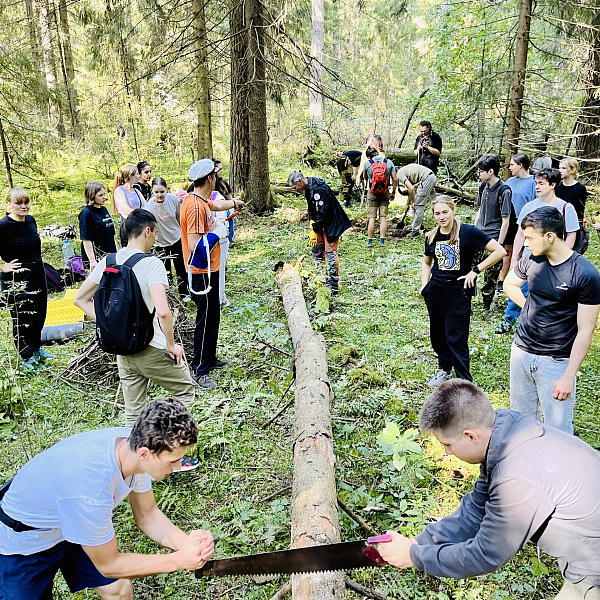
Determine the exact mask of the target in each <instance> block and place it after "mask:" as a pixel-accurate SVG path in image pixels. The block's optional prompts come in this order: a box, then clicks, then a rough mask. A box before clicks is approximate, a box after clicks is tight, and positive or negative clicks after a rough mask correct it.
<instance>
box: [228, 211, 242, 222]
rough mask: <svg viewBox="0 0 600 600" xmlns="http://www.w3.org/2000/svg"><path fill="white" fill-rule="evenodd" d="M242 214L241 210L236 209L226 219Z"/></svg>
mask: <svg viewBox="0 0 600 600" xmlns="http://www.w3.org/2000/svg"><path fill="white" fill-rule="evenodd" d="M239 214H240V211H239V210H236V211H235V212H234V213H231V214H230V215H229V216H228V217H227V218H226V219H225V220H226V221H230V220H231V219H233V217H235V216H237V215H239Z"/></svg>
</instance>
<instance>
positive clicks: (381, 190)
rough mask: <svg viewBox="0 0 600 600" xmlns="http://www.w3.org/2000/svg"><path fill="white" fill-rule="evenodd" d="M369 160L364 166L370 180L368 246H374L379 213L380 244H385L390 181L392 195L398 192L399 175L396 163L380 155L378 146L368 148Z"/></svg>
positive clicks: (365, 174)
mask: <svg viewBox="0 0 600 600" xmlns="http://www.w3.org/2000/svg"><path fill="white" fill-rule="evenodd" d="M367 159H368V160H367V162H366V163H365V167H364V176H365V178H366V179H367V181H368V184H367V189H368V190H369V191H368V192H367V217H368V219H369V223H368V225H367V248H372V247H373V235H374V234H375V219H376V218H377V213H379V245H380V246H383V245H385V237H386V235H387V216H388V207H389V205H390V191H389V190H390V183H391V185H392V195H391V197H392V198H393V197H394V194H395V193H396V186H397V185H398V177H397V176H396V169H395V167H394V163H393V162H392V161H391V160H390V159H389V158H385V157H381V156H379V152H378V151H377V149H376V148H373V147H371V146H370V147H369V148H367Z"/></svg>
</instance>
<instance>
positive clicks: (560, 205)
mask: <svg viewBox="0 0 600 600" xmlns="http://www.w3.org/2000/svg"><path fill="white" fill-rule="evenodd" d="M535 181H536V183H535V192H536V194H537V198H535V200H532V201H531V202H528V203H527V204H525V205H524V206H523V208H522V209H521V212H520V213H519V216H518V218H517V224H518V225H519V228H518V231H517V233H516V235H515V241H514V246H513V256H512V259H511V262H510V268H511V269H514V268H515V266H516V264H517V262H518V259H519V256H520V254H521V250H523V256H525V255H527V254H529V249H528V248H525V247H524V241H525V238H524V236H523V230H522V229H521V227H520V225H521V223H522V221H523V219H524V218H525V217H526V216H527V215H528V214H529V213H531V212H533V211H534V210H537V209H538V208H541V207H544V206H553V207H554V208H555V209H556V210H557V211H559V212H560V213H561V214H562V216H563V219H564V223H565V230H564V233H563V236H564V239H565V242H566V244H567V246H569V248H572V247H573V245H574V244H575V239H576V235H577V233H576V232H577V231H579V222H578V220H577V213H576V212H575V208H574V207H573V206H572V205H571V204H569V203H568V202H565V201H564V200H561V199H560V198H557V197H556V194H555V192H554V190H555V189H556V186H557V185H558V183H559V182H560V172H559V171H558V169H542V170H541V171H540V172H539V173H538V174H537V175H536V177H535ZM521 292H522V294H523V295H524V296H525V298H527V295H528V294H529V291H528V287H527V282H526V281H525V282H524V283H523V284H522V285H521ZM520 314H521V307H520V306H519V305H518V304H516V303H515V302H513V301H512V300H511V299H510V298H509V299H508V304H507V306H506V311H505V313H504V321H503V323H501V324H500V326H499V327H497V328H496V331H495V333H496V334H498V335H502V334H504V333H509V332H513V331H514V328H515V327H516V324H517V319H518V317H519V315H520Z"/></svg>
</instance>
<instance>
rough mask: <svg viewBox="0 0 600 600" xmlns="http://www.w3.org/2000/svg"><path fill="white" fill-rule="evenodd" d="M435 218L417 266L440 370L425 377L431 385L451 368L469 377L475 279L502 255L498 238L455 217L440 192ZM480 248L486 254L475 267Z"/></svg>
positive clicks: (450, 203)
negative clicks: (433, 226) (429, 378)
mask: <svg viewBox="0 0 600 600" xmlns="http://www.w3.org/2000/svg"><path fill="white" fill-rule="evenodd" d="M433 217H434V219H435V221H436V223H437V226H436V227H435V228H434V229H432V230H431V231H430V232H429V233H428V234H427V236H426V239H425V256H424V258H423V265H422V268H421V295H422V296H423V299H424V300H425V304H426V305H427V312H428V313H429V335H430V339H431V346H432V347H433V350H434V352H435V353H436V354H437V356H438V364H439V368H440V371H439V373H438V374H437V375H436V376H435V377H434V378H433V379H431V380H430V381H429V383H428V385H429V386H430V387H436V386H437V385H439V384H440V383H442V382H443V381H445V380H447V379H450V378H451V377H452V367H454V371H455V373H456V376H457V377H459V378H461V379H466V380H467V381H473V377H472V376H471V371H470V357H469V327H470V322H471V298H472V296H473V291H474V289H475V281H476V279H477V275H478V274H479V273H481V271H485V269H487V268H489V267H490V266H491V265H493V264H494V263H496V262H497V261H499V260H500V259H501V258H502V256H504V254H505V250H504V248H502V246H500V244H499V243H498V242H497V241H496V240H494V239H492V238H491V237H490V236H489V235H487V234H485V233H483V232H482V231H480V230H479V229H477V228H476V227H473V225H466V224H463V223H460V222H459V221H458V220H457V219H456V218H455V217H456V205H455V204H454V201H453V200H452V199H451V198H450V197H449V196H438V197H437V198H436V199H435V200H434V201H433ZM483 248H485V249H486V250H487V251H488V252H489V255H488V256H487V257H486V258H485V260H483V262H481V263H480V264H475V265H474V266H473V261H474V259H475V256H477V255H478V253H479V252H480V250H481V249H483Z"/></svg>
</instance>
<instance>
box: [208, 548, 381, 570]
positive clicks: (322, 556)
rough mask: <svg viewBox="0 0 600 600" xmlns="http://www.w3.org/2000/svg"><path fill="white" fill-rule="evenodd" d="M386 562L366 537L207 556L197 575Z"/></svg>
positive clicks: (370, 564)
mask: <svg viewBox="0 0 600 600" xmlns="http://www.w3.org/2000/svg"><path fill="white" fill-rule="evenodd" d="M381 564H386V563H385V561H384V560H383V559H382V558H381V556H379V553H378V552H377V550H376V548H375V547H374V546H370V545H369V544H368V542H367V540H357V541H354V542H342V543H339V544H327V545H324V546H310V547H307V548H294V549H292V550H280V551H277V552H265V553H263V554H249V555H247V556H236V557H233V558H224V559H221V560H210V561H208V562H207V563H206V564H205V565H204V566H203V567H202V568H201V569H197V570H196V577H210V576H216V577H220V576H223V575H284V574H292V573H312V572H320V571H343V570H345V569H356V568H359V567H376V566H378V565H381Z"/></svg>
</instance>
